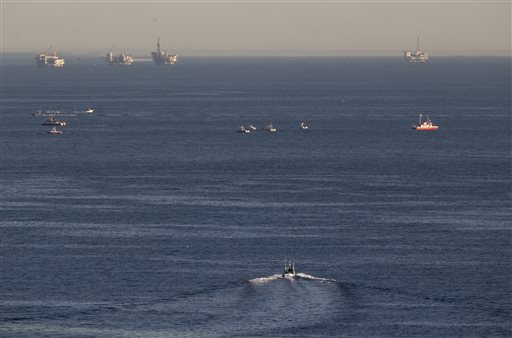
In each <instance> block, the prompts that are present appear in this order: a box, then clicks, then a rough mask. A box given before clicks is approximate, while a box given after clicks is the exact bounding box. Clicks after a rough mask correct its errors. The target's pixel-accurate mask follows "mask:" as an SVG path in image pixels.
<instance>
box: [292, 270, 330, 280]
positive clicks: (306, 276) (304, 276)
mask: <svg viewBox="0 0 512 338" xmlns="http://www.w3.org/2000/svg"><path fill="white" fill-rule="evenodd" d="M297 277H300V278H303V279H311V280H317V281H321V282H337V281H336V280H335V279H329V278H322V277H315V276H311V275H308V274H307V273H302V272H298V273H297Z"/></svg>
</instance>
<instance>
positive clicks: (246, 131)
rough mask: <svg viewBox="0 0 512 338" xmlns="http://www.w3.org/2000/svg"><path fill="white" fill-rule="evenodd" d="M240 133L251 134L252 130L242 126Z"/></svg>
mask: <svg viewBox="0 0 512 338" xmlns="http://www.w3.org/2000/svg"><path fill="white" fill-rule="evenodd" d="M237 132H238V133H250V132H251V130H250V129H247V128H245V127H244V126H240V129H238V130H237Z"/></svg>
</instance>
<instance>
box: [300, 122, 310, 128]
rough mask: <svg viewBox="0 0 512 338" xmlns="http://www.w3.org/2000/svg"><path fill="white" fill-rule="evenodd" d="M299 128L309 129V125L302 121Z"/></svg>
mask: <svg viewBox="0 0 512 338" xmlns="http://www.w3.org/2000/svg"><path fill="white" fill-rule="evenodd" d="M299 129H309V126H308V125H307V124H305V123H304V122H301V123H300V125H299Z"/></svg>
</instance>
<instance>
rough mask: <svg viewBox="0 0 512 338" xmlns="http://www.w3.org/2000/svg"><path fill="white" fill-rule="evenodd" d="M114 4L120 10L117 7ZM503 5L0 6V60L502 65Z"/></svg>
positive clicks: (506, 27)
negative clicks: (459, 61)
mask: <svg viewBox="0 0 512 338" xmlns="http://www.w3.org/2000/svg"><path fill="white" fill-rule="evenodd" d="M121 5H122V6H121ZM510 10H511V3H510V2H508V1H495V2H481V3H476V2H461V1H451V2H447V3H442V2H430V3H428V2H417V1H412V2H388V1H371V2H361V3H354V2H343V1H340V2H314V3H313V2H289V1H279V2H272V3H270V2H267V1H242V2H237V3H234V2H217V1H193V2H151V1H150V2H132V1H109V2H106V3H100V2H94V1H89V2H87V1H83V2H71V1H54V2H44V1H31V2H24V1H17V2H9V1H7V2H6V1H3V2H2V33H1V34H2V45H1V47H2V48H1V51H2V52H3V53H14V52H16V53H31V54H34V53H39V52H41V51H44V50H47V49H48V48H49V46H54V47H55V48H56V49H57V50H58V51H59V53H68V54H81V55H83V56H87V55H91V56H92V55H97V54H100V55H102V54H104V53H105V52H106V51H108V50H111V49H112V48H113V52H114V53H121V52H125V53H132V54H138V55H147V54H148V53H149V52H150V51H152V50H154V49H155V45H156V38H157V36H160V39H161V45H162V48H163V49H168V50H170V51H175V52H177V53H178V54H179V55H180V56H393V55H401V53H402V51H403V50H404V49H414V48H415V47H416V37H417V36H420V38H421V47H422V48H423V49H425V50H426V51H428V52H429V54H431V55H439V56H441V55H442V56H450V55H468V56H473V55H502V56H510V44H511V42H510V40H511V33H510V26H511V19H510V17H511V14H510Z"/></svg>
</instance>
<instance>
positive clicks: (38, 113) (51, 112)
mask: <svg viewBox="0 0 512 338" xmlns="http://www.w3.org/2000/svg"><path fill="white" fill-rule="evenodd" d="M59 114H60V111H58V110H47V111H45V112H44V113H43V111H42V110H41V109H39V110H38V111H36V112H33V113H32V116H55V115H59Z"/></svg>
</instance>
